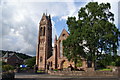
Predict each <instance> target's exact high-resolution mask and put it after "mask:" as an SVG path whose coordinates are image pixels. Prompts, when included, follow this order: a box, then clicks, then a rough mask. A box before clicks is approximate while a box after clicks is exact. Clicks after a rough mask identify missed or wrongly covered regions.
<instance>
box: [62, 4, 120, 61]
mask: <svg viewBox="0 0 120 80" xmlns="http://www.w3.org/2000/svg"><path fill="white" fill-rule="evenodd" d="M110 9H111V6H110V4H109V3H106V4H105V3H101V4H98V3H97V2H90V3H88V4H87V5H86V6H85V7H82V8H81V9H80V10H79V11H78V19H76V17H68V20H67V25H68V29H69V32H70V36H69V37H68V38H67V39H66V40H65V41H64V42H63V46H64V47H65V48H64V55H65V56H66V57H67V58H68V59H70V60H72V61H74V62H75V61H76V62H77V59H78V58H79V57H80V56H82V57H84V58H86V59H88V60H91V61H93V62H94V61H95V60H96V59H97V58H98V55H100V54H102V53H103V52H104V53H105V54H110V55H116V54H117V48H118V46H119V43H118V41H119V40H120V38H119V37H120V31H119V30H118V29H117V28H116V26H115V24H114V14H113V13H112V12H110Z"/></svg>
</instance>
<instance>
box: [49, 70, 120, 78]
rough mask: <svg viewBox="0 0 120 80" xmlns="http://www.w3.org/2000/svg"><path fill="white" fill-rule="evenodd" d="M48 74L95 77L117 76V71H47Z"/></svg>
mask: <svg viewBox="0 0 120 80" xmlns="http://www.w3.org/2000/svg"><path fill="white" fill-rule="evenodd" d="M49 74H50V75H63V76H64V75H65V76H83V77H85V76H87V77H88V76H89V77H92V76H94V77H95V76H96V77H109V76H110V77H118V76H119V75H118V71H92V72H86V71H49Z"/></svg>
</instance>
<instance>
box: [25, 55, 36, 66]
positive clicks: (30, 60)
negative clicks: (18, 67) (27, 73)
mask: <svg viewBox="0 0 120 80" xmlns="http://www.w3.org/2000/svg"><path fill="white" fill-rule="evenodd" d="M35 61H36V57H33V58H29V59H27V60H25V64H26V65H27V66H28V67H33V66H34V65H35Z"/></svg>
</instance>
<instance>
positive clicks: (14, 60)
mask: <svg viewBox="0 0 120 80" xmlns="http://www.w3.org/2000/svg"><path fill="white" fill-rule="evenodd" d="M2 61H3V62H5V63H7V64H9V65H12V66H19V65H20V64H22V63H23V61H24V60H23V59H22V58H20V57H18V56H17V55H16V54H15V53H6V54H5V55H4V56H3V57H2Z"/></svg>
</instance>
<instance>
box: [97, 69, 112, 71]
mask: <svg viewBox="0 0 120 80" xmlns="http://www.w3.org/2000/svg"><path fill="white" fill-rule="evenodd" d="M99 71H112V69H100V70H99Z"/></svg>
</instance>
